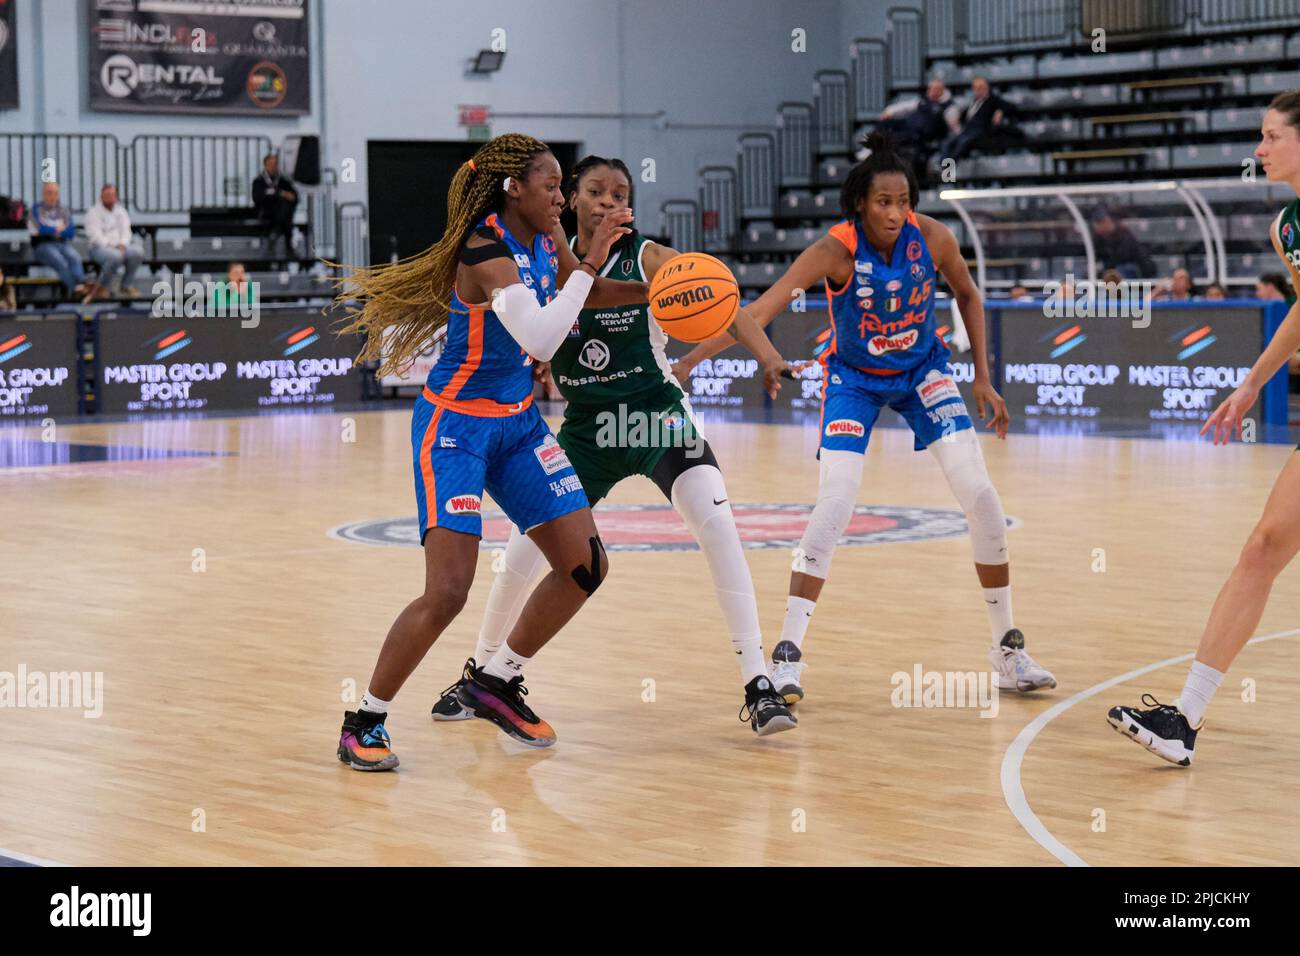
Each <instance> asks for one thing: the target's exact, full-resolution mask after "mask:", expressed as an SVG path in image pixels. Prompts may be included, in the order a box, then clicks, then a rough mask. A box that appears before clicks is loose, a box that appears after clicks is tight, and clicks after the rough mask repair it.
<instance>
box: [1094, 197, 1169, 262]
mask: <svg viewBox="0 0 1300 956" xmlns="http://www.w3.org/2000/svg"><path fill="white" fill-rule="evenodd" d="M1090 218H1091V219H1092V241H1093V248H1094V249H1095V251H1096V254H1097V261H1098V263H1099V264H1100V265H1101V267H1102V268H1103V269H1114V270H1115V271H1116V272H1118V273H1119V274H1120V275H1121V276H1123V277H1124V278H1125V279H1138V278H1143V279H1145V278H1150V277H1151V276H1153V275H1155V274H1156V266H1155V263H1154V262H1152V261H1151V257H1150V256H1148V255H1147V254H1146V250H1145V249H1143V248H1142V243H1140V242H1138V238H1137V236H1135V235H1133V230H1131V229H1129V227H1128V226H1126V225H1124V224H1123V223H1121V222H1118V221H1117V220H1116V219H1115V217H1114V216H1113V215H1111V212H1110V210H1109V209H1107V208H1106V207H1105V206H1096V207H1094V208H1093V210H1092V213H1091V214H1090Z"/></svg>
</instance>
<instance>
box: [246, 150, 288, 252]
mask: <svg viewBox="0 0 1300 956" xmlns="http://www.w3.org/2000/svg"><path fill="white" fill-rule="evenodd" d="M253 205H254V206H256V207H257V215H258V218H260V219H261V220H262V221H263V222H265V223H266V224H267V236H268V237H269V238H270V240H271V244H272V248H274V245H275V237H276V236H277V235H280V236H283V237H284V249H285V253H286V254H287V253H288V251H289V248H290V246H291V244H292V241H293V213H294V210H296V209H297V208H298V190H297V189H295V188H294V185H293V180H292V179H290V178H289V177H288V176H281V175H280V160H279V159H278V158H277V157H276V155H275V154H274V153H268V154H267V156H266V158H265V159H263V160H262V175H260V176H258V177H257V178H256V179H254V180H253Z"/></svg>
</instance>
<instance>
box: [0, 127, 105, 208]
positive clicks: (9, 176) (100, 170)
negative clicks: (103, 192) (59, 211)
mask: <svg viewBox="0 0 1300 956" xmlns="http://www.w3.org/2000/svg"><path fill="white" fill-rule="evenodd" d="M122 178H123V177H122V165H121V150H120V147H119V146H118V143H117V138H116V137H114V136H111V135H109V134H106V133H0V195H5V196H9V197H12V198H14V199H21V200H23V201H24V202H26V203H27V204H28V205H33V204H35V203H37V202H39V201H40V199H41V188H42V187H43V186H44V185H45V183H47V182H57V183H58V184H59V187H60V196H59V201H60V202H61V203H62V204H63V205H65V206H67V207H68V208H69V209H72V210H80V209H87V208H89V207H90V206H93V205H94V204H95V203H97V202H99V191H100V189H101V188H102V187H103V186H104V184H105V183H113V184H115V185H116V186H117V187H118V189H119V192H120V193H121V196H122V200H123V201H124V202H126V201H128V199H129V197H130V190H129V188H128V187H127V186H126V185H125V184H124V183H123V182H122Z"/></svg>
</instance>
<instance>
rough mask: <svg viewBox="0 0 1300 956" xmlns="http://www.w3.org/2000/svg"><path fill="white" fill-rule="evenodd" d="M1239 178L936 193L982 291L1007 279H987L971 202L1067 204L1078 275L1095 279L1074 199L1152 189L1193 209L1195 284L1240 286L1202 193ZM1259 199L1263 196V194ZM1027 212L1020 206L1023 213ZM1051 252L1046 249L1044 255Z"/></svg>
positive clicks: (1030, 223)
mask: <svg viewBox="0 0 1300 956" xmlns="http://www.w3.org/2000/svg"><path fill="white" fill-rule="evenodd" d="M1241 187H1242V182H1241V180H1240V179H1208V180H1206V179H1202V180H1190V179H1179V180H1161V181H1158V182H1145V183H1090V184H1082V185H1058V186H1023V187H1015V188H1003V189H946V190H943V191H941V192H940V193H939V198H940V199H941V200H943V201H944V202H947V203H948V204H949V205H950V206H951V207H952V208H953V210H954V211H955V212H956V213H957V216H958V217H959V218H960V219H961V221H962V223H963V225H964V226H965V227H966V235H967V237H968V239H969V240H970V244H971V246H972V248H973V250H974V253H975V272H976V283H977V284H978V285H979V287H980V290H981V291H985V290H987V288H988V287H989V286H990V285H1008V284H1011V280H1003V281H1001V282H993V281H991V280H989V279H988V265H987V263H988V259H989V256H988V252H987V248H986V244H985V242H984V238H983V237H982V235H981V232H980V228H979V223H978V222H977V221H976V219H975V217H974V216H972V215H971V206H972V204H975V203H985V202H997V203H999V204H1003V205H1005V204H1006V203H1007V202H1011V203H1015V201H1016V200H1019V199H1041V200H1055V201H1056V202H1059V203H1060V204H1061V205H1062V206H1064V207H1065V210H1066V212H1067V213H1068V215H1069V217H1070V221H1071V222H1072V223H1073V225H1074V229H1075V232H1076V233H1077V234H1078V236H1079V239H1080V240H1081V242H1082V245H1083V249H1084V269H1085V275H1084V276H1082V277H1081V278H1097V277H1098V268H1097V257H1096V250H1095V248H1094V245H1093V238H1092V230H1091V229H1090V228H1089V226H1088V224H1087V222H1086V220H1085V217H1084V216H1083V214H1082V213H1081V212H1080V210H1079V208H1078V205H1077V202H1076V200H1077V199H1079V198H1080V197H1084V196H1089V197H1094V198H1098V199H1104V198H1107V197H1115V196H1120V195H1124V196H1128V195H1146V194H1152V193H1173V194H1175V195H1177V196H1178V197H1179V198H1180V199H1181V200H1182V201H1183V204H1184V205H1186V207H1187V208H1188V210H1189V211H1190V212H1191V216H1192V220H1193V221H1194V222H1195V225H1196V234H1197V235H1198V236H1199V238H1200V245H1201V247H1202V259H1201V263H1200V264H1201V265H1202V266H1203V270H1204V271H1203V273H1202V274H1201V275H1199V276H1194V277H1193V281H1194V282H1196V283H1197V284H1198V285H1208V284H1210V283H1214V282H1219V283H1223V284H1229V283H1230V284H1242V283H1246V282H1250V281H1253V278H1254V277H1253V275H1244V274H1243V275H1233V274H1232V271H1231V269H1230V259H1229V257H1228V254H1227V242H1226V240H1225V238H1224V231H1223V227H1222V223H1221V222H1220V215H1219V214H1218V213H1216V212H1215V211H1214V209H1213V207H1212V206H1211V205H1210V203H1209V201H1208V200H1207V199H1206V197H1205V192H1206V191H1210V192H1213V191H1214V190H1219V189H1229V188H1231V189H1241ZM1261 198H1262V197H1261ZM1025 211H1026V210H1021V209H1018V210H1017V212H1018V213H1021V214H1023V212H1025ZM1021 221H1022V222H1023V224H1024V226H1025V228H1026V229H1032V228H1033V227H1034V219H1033V218H1032V217H1029V216H1024V217H1023V218H1022V220H1021ZM1048 254H1049V255H1050V253H1048Z"/></svg>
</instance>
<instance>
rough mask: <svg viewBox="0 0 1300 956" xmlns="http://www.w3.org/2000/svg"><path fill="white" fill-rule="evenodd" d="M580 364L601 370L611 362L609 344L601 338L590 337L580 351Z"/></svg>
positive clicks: (597, 370)
mask: <svg viewBox="0 0 1300 956" xmlns="http://www.w3.org/2000/svg"><path fill="white" fill-rule="evenodd" d="M578 364H580V365H583V366H585V367H586V368H589V369H591V370H592V371H593V372H599V371H600V370H601V369H603V368H604V367H605V366H606V365H608V364H609V346H608V345H606V344H605V343H604V342H602V341H601V340H600V339H590V340H588V341H587V343H586V344H585V345H583V346H582V351H581V352H579V353H578Z"/></svg>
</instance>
